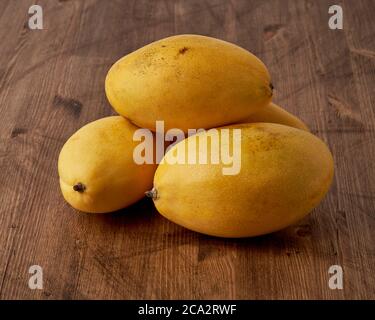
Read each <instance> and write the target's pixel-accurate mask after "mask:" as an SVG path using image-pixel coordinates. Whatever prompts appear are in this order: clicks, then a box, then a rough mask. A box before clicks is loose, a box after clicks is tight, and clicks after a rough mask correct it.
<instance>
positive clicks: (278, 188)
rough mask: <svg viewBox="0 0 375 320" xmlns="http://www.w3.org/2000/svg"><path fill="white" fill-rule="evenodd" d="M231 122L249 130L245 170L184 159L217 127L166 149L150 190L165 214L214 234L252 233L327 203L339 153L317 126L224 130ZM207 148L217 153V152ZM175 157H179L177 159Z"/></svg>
mask: <svg viewBox="0 0 375 320" xmlns="http://www.w3.org/2000/svg"><path fill="white" fill-rule="evenodd" d="M228 128H229V130H230V134H232V135H233V132H234V131H233V130H234V129H241V170H240V172H239V173H238V174H237V175H223V171H222V168H223V164H221V163H219V164H212V163H208V164H188V163H186V162H185V163H184V161H180V160H184V159H179V158H180V155H183V154H184V152H181V151H182V150H185V149H186V148H187V146H188V145H189V140H191V139H196V137H199V136H202V135H207V134H208V133H209V131H206V132H203V133H202V132H201V133H198V134H197V135H196V136H191V137H189V138H187V139H185V140H183V141H181V142H179V143H178V144H176V145H174V146H173V147H172V148H171V149H170V150H169V151H168V152H167V153H166V155H165V156H164V159H163V162H162V163H161V164H160V165H159V167H158V169H157V170H156V173H155V178H154V188H153V189H152V191H150V192H148V193H147V195H148V196H152V198H153V199H154V203H155V206H156V208H157V210H158V211H159V212H160V213H161V214H162V215H163V216H164V217H166V218H167V219H169V220H171V221H173V222H175V223H177V224H179V225H181V226H184V227H186V228H188V229H191V230H194V231H197V232H201V233H204V234H208V235H213V236H220V237H249V236H257V235H262V234H266V233H270V232H273V231H277V230H280V229H282V228H284V227H287V226H289V225H290V224H293V223H295V222H296V221H298V220H300V219H301V218H303V217H304V216H305V215H306V214H307V213H308V212H310V211H311V210H312V209H313V208H314V207H316V206H317V205H318V204H319V202H320V201H321V200H322V198H323V197H324V195H325V194H326V193H327V191H328V189H329V186H330V184H331V181H332V177H333V159H332V155H331V153H330V151H329V149H328V148H327V146H326V145H325V144H324V142H322V141H321V140H320V139H319V138H317V137H316V136H314V135H312V134H311V133H309V132H306V131H303V130H299V129H295V128H292V127H288V126H284V125H279V124H271V123H255V124H243V125H235V126H229V127H223V128H219V129H218V130H219V132H221V131H222V130H224V129H228ZM219 140H221V135H219ZM229 141H232V140H229ZM216 142H217V141H216ZM219 143H221V141H219ZM225 143H227V142H225ZM214 144H215V138H212V140H211V145H214ZM196 146H197V149H196V152H198V148H199V144H197V145H196ZM207 150H208V151H207V152H208V159H210V156H211V153H212V152H211V149H210V148H207ZM185 151H186V150H185ZM190 151H191V150H190V149H189V152H190ZM193 151H194V150H193ZM200 152H201V153H202V152H203V151H202V150H201V151H200ZM185 156H186V154H185ZM175 157H176V158H177V160H178V163H175V164H173V162H174V158H175ZM181 157H183V156H181Z"/></svg>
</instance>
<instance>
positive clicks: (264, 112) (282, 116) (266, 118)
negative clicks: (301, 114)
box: [239, 102, 310, 131]
mask: <svg viewBox="0 0 375 320" xmlns="http://www.w3.org/2000/svg"><path fill="white" fill-rule="evenodd" d="M252 122H268V123H278V124H283V125H286V126H290V127H293V128H297V129H301V130H305V131H310V129H309V128H308V126H307V125H306V124H305V123H304V122H303V121H302V120H301V119H299V118H298V117H296V116H295V115H293V114H291V113H289V112H288V111H286V110H285V109H283V108H281V107H280V106H278V105H277V104H275V103H273V102H271V103H270V104H269V105H267V106H265V107H264V108H262V109H261V110H259V111H258V112H256V113H254V114H252V115H250V116H249V117H246V118H245V119H242V120H241V121H239V123H252Z"/></svg>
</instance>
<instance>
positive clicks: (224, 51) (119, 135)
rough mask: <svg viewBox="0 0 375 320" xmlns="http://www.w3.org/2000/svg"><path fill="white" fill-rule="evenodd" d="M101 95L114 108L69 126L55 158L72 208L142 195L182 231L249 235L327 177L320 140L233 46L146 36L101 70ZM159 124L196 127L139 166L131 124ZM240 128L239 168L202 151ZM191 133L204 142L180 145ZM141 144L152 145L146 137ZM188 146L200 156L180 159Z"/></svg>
mask: <svg viewBox="0 0 375 320" xmlns="http://www.w3.org/2000/svg"><path fill="white" fill-rule="evenodd" d="M105 92H106V95H107V98H108V100H109V102H110V104H111V105H112V107H113V108H114V109H115V110H116V111H117V112H118V113H119V114H120V115H119V116H112V117H106V118H103V119H100V120H97V121H94V122H92V123H89V124H87V125H86V126H84V127H83V128H81V129H80V130H78V131H77V132H76V133H74V134H73V135H72V136H71V137H70V138H69V139H68V141H67V142H66V143H65V145H64V147H63V148H62V150H61V153H60V156H59V162H58V170H59V176H60V185H61V190H62V193H63V195H64V198H65V199H66V201H67V202H69V203H70V204H71V205H72V206H73V207H74V208H76V209H78V210H80V211H84V212H92V213H105V212H112V211H116V210H119V209H121V208H124V207H126V206H129V205H131V204H132V203H134V202H136V201H138V200H140V199H141V198H143V197H144V195H145V194H146V195H147V196H149V197H151V198H152V199H153V201H154V203H155V206H156V208H157V210H158V211H159V212H160V213H161V214H162V215H163V216H165V217H166V218H168V219H169V220H171V221H173V222H175V223H177V224H179V225H181V226H184V227H186V228H188V229H191V230H194V231H197V232H201V233H205V234H209V235H214V236H221V237H249V236H256V235H261V234H265V233H269V232H273V231H277V230H279V229H282V228H284V227H286V226H288V225H290V224H292V223H294V222H296V221H298V220H300V219H301V218H302V217H304V216H305V215H306V214H307V213H309V212H310V211H311V210H312V209H313V208H314V207H316V206H317V205H318V204H319V202H320V201H321V200H322V198H323V197H324V195H325V194H326V193H327V191H328V189H329V186H330V184H331V182H332V179H333V168H334V165H333V159H332V155H331V153H330V151H329V149H328V148H327V146H326V145H325V144H324V142H322V141H321V140H320V139H319V138H317V137H316V136H314V135H313V134H311V133H310V132H309V129H308V128H307V126H306V125H305V124H304V123H303V122H302V121H301V120H300V119H298V118H297V117H296V116H294V115H292V114H290V113H288V112H287V111H285V110H283V109H282V108H280V107H279V106H277V105H276V104H274V103H272V102H271V100H272V95H273V86H272V84H271V80H270V75H269V73H268V70H267V68H266V67H265V65H264V64H263V63H262V62H261V61H260V60H259V59H258V58H257V57H256V56H254V55H253V54H251V53H250V52H248V51H247V50H245V49H243V48H240V47H238V46H236V45H234V44H231V43H228V42H225V41H222V40H218V39H214V38H210V37H205V36H199V35H178V36H173V37H169V38H165V39H162V40H159V41H156V42H153V43H151V44H149V45H147V46H145V47H143V48H140V49H139V50H137V51H134V52H132V53H130V54H128V55H126V56H124V57H123V58H121V59H120V60H119V61H117V62H116V63H115V64H114V65H113V66H112V67H111V69H110V70H109V72H108V74H107V77H106V81H105ZM157 121H164V122H163V124H164V127H165V129H166V130H169V131H168V132H173V130H179V131H180V132H183V133H185V134H187V133H188V132H189V130H190V129H206V130H199V131H198V133H197V134H195V135H186V139H184V140H182V141H180V142H178V143H174V144H172V145H170V146H168V148H167V151H166V153H165V155H164V157H163V159H162V161H161V162H160V164H157V163H156V162H157V161H152V162H153V163H141V164H139V163H137V162H136V161H134V150H135V148H137V147H139V144H140V141H138V140H139V139H135V138H134V137H135V133H136V132H137V131H138V129H139V128H144V129H149V130H151V131H155V130H156V128H157V127H156V123H157ZM212 128H213V129H212ZM209 129H211V130H209ZM213 130H216V131H215V132H216V133H218V134H216V135H215V134H211V133H212V132H213ZM151 131H150V132H151ZM225 132H229V138H228V137H227V138H228V139H226V140H225V139H224V138H223V137H224V133H225ZM238 132H240V135H239V139H240V140H239V143H240V144H239V146H240V151H241V153H240V159H239V160H240V170H239V171H238V172H237V173H236V174H223V172H224V171H223V169H224V168H225V166H226V164H225V163H223V162H222V161H218V162H217V161H216V162H213V161H211V162H210V160H211V159H213V158H215V157H214V155H213V153H215V151H216V149H215V148H221V147H223V146H226V147H228V148H229V149H231V148H232V149H233V148H234V145H233V144H234V142H232V140H231V139H232V138H234V136H235V135H236V134H237V133H238ZM221 133H222V134H221ZM237 137H238V136H237ZM201 138H206V140H205V141H208V144H207V145H206V148H202V146H199V144H198V145H196V148H195V147H194V149H193V150H192V149H191V148H190V149H189V148H188V146H189V145H191V144H190V143H191V142H194V141H193V140H194V139H195V140H197V139H198V140H199V139H201ZM202 141H203V140H202ZM233 141H234V140H233ZM142 144H143V147H144V148H145V150H146V149H148V150H152V152H153V153H155V134H152V133H151V139H145V140H144V141H143V142H142ZM212 146H215V148H212ZM233 150H234V149H233ZM193 153H194V154H193ZM197 154H198V155H199V156H202V157H203V158H206V159H208V161H207V162H206V163H197V162H191V161H186V159H190V157H191V156H194V157H195V156H196V155H197ZM219 154H220V152H219ZM156 158H157V156H156V155H155V157H154V158H153V159H154V160H155V159H156ZM182 158H183V159H182ZM180 160H181V161H180ZM216 160H217V159H216Z"/></svg>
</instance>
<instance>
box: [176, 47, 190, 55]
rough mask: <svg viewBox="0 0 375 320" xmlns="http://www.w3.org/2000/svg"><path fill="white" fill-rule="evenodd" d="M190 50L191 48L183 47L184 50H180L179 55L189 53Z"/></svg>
mask: <svg viewBox="0 0 375 320" xmlns="http://www.w3.org/2000/svg"><path fill="white" fill-rule="evenodd" d="M188 50H189V48H187V47H183V48H181V49H180V50H178V53H179V54H184V53H185V52H186V51H188Z"/></svg>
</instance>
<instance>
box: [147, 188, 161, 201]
mask: <svg viewBox="0 0 375 320" xmlns="http://www.w3.org/2000/svg"><path fill="white" fill-rule="evenodd" d="M145 195H146V197H148V198H152V200H156V199H157V197H158V191H157V190H156V189H155V187H154V188H152V189H151V190H150V191H146V192H145Z"/></svg>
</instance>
